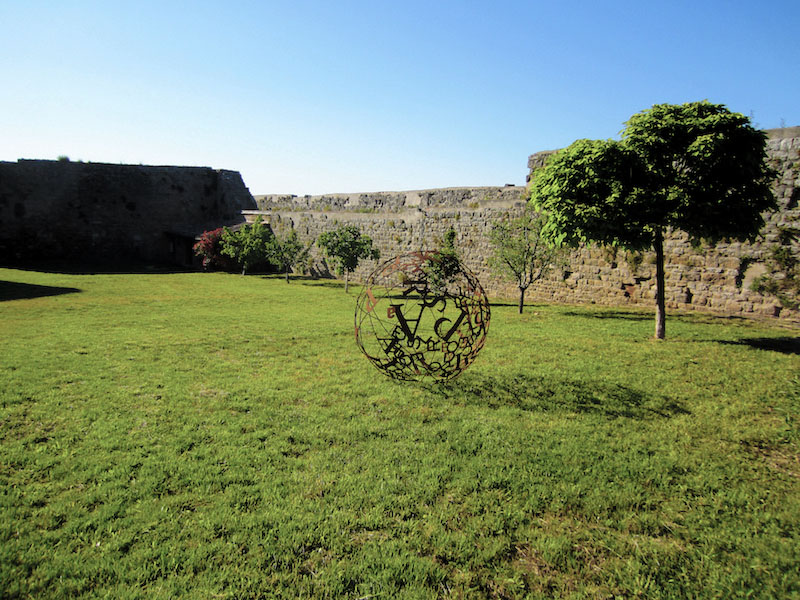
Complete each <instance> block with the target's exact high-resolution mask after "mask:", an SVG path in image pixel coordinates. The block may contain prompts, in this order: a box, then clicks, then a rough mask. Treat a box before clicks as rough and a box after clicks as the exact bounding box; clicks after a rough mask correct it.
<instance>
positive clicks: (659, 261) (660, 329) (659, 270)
mask: <svg viewBox="0 0 800 600" xmlns="http://www.w3.org/2000/svg"><path fill="white" fill-rule="evenodd" d="M653 247H654V249H655V251H656V339H657V340H663V339H664V337H665V336H666V324H667V311H666V306H665V302H664V233H663V232H662V231H661V229H660V228H659V229H657V230H656V238H655V240H654V242H653Z"/></svg>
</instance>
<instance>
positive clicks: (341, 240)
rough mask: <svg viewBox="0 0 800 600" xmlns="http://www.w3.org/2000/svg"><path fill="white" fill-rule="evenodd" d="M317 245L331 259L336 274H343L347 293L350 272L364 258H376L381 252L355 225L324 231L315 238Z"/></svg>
mask: <svg viewBox="0 0 800 600" xmlns="http://www.w3.org/2000/svg"><path fill="white" fill-rule="evenodd" d="M317 245H318V246H319V247H320V248H322V251H323V252H324V253H325V255H326V256H327V257H328V258H330V259H331V260H332V261H333V264H334V267H335V269H336V274H337V275H339V276H341V275H344V291H345V293H347V289H348V283H349V276H350V273H352V272H353V271H355V270H356V267H358V263H359V262H360V261H361V260H362V259H365V258H371V259H373V260H377V259H378V258H380V256H381V253H380V252H379V251H378V249H377V248H374V247H373V246H372V238H370V237H369V236H367V235H362V234H361V232H360V231H359V230H358V227H356V226H355V225H343V226H341V227H339V228H338V229H336V230H334V231H326V232H325V233H323V234H322V235H320V236H319V238H318V239H317Z"/></svg>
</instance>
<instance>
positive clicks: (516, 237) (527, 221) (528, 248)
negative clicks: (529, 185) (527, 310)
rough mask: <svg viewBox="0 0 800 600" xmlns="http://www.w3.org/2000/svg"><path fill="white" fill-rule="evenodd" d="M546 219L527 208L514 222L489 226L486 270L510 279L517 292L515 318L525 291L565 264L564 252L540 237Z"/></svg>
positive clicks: (522, 302)
mask: <svg viewBox="0 0 800 600" xmlns="http://www.w3.org/2000/svg"><path fill="white" fill-rule="evenodd" d="M545 222H546V219H545V217H544V216H543V215H541V214H540V213H537V212H535V211H533V210H531V208H530V207H527V208H526V209H525V210H524V211H523V213H522V214H521V215H520V216H518V217H514V218H509V217H506V218H503V219H500V220H499V221H496V222H495V223H494V224H493V225H492V229H491V231H490V232H489V240H490V241H491V243H492V246H494V253H493V255H492V256H491V258H490V259H489V266H490V267H491V268H492V269H493V270H494V271H496V272H499V273H500V274H502V275H504V276H506V277H508V278H510V279H513V280H514V281H516V283H517V287H518V288H519V314H522V309H523V307H524V306H525V291H526V290H527V289H528V288H529V287H530V285H531V284H532V283H533V282H534V281H537V280H539V279H541V278H543V277H544V276H546V275H547V274H548V273H549V272H550V270H551V269H552V268H553V267H555V266H557V265H560V264H563V263H564V262H565V260H564V257H565V251H564V250H563V249H562V248H559V247H557V246H554V245H552V244H550V243H548V241H547V240H546V239H545V238H544V236H543V235H542V227H543V226H544V224H545Z"/></svg>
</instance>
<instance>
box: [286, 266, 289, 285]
mask: <svg viewBox="0 0 800 600" xmlns="http://www.w3.org/2000/svg"><path fill="white" fill-rule="evenodd" d="M286 283H289V267H286Z"/></svg>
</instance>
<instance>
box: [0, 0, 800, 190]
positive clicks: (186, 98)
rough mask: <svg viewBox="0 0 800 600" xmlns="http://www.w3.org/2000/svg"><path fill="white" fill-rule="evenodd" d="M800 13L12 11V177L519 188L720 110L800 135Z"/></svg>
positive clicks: (694, 5)
mask: <svg viewBox="0 0 800 600" xmlns="http://www.w3.org/2000/svg"><path fill="white" fill-rule="evenodd" d="M798 28H800V2H797V0H794V1H771V0H763V1H762V2H758V3H756V2H738V1H736V0H733V1H732V0H728V1H726V2H722V1H716V0H709V1H703V0H694V1H683V0H672V1H670V2H642V1H641V0H640V1H638V2H623V1H608V2H603V1H599V0H598V1H594V2H577V1H562V2H552V1H547V2H540V1H538V0H537V1H529V2H523V1H509V2H503V1H501V0H496V1H494V2H489V1H485V2H477V1H469V0H465V1H462V2H456V1H442V2H436V1H434V0H429V1H428V2H417V1H415V0H408V1H404V2H397V1H393V2H389V1H386V2H384V1H381V0H371V1H364V2H361V1H348V0H342V1H340V2H321V1H304V0H294V1H286V2H266V1H265V2H245V1H236V0H228V1H226V2H212V1H197V2H170V1H169V0H160V1H149V0H141V1H137V2H121V1H116V0H104V1H98V2H88V1H87V2H80V1H71V0H63V1H61V2H52V1H47V2H43V1H37V0H0V160H16V159H18V158H56V157H57V156H59V155H67V156H69V157H70V158H71V159H72V160H85V161H95V162H111V163H134V164H138V163H144V164H177V165H201V166H211V167H215V168H225V169H234V170H238V171H240V172H241V173H242V175H243V177H244V180H245V183H246V184H247V185H248V186H249V188H250V190H251V192H253V193H254V194H261V193H294V194H316V193H323V192H367V191H379V190H405V189H420V188H429V187H448V186H462V185H463V186H478V185H503V184H506V183H515V184H523V183H524V181H525V174H526V162H527V156H528V155H529V154H531V153H533V152H536V151H539V150H547V149H553V148H559V147H563V146H566V145H568V144H569V143H571V142H572V141H574V140H575V139H578V138H616V137H618V134H619V131H620V130H621V129H622V127H623V122H624V121H625V120H626V119H627V118H628V117H629V116H630V115H632V114H633V113H636V112H638V111H640V110H644V109H646V108H648V107H649V106H651V105H653V104H656V103H662V102H674V103H679V102H688V101H694V100H702V99H708V100H710V101H712V102H718V103H722V104H726V105H727V106H728V107H729V108H730V109H732V110H735V111H737V112H741V113H744V114H745V115H748V116H750V117H751V118H752V119H753V122H754V123H755V124H756V125H758V126H759V127H762V128H773V127H780V126H782V125H786V126H793V125H800V36H798V35H797V31H798Z"/></svg>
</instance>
